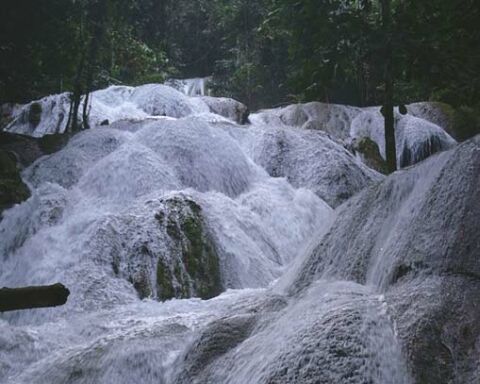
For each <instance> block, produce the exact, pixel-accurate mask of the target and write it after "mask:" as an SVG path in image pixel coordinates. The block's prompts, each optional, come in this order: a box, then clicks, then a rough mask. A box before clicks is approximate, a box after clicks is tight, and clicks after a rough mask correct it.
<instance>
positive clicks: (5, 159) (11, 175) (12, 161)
mask: <svg viewBox="0 0 480 384" xmlns="http://www.w3.org/2000/svg"><path fill="white" fill-rule="evenodd" d="M29 196H30V190H29V189H28V187H27V186H26V185H25V184H24V183H23V181H22V179H21V177H20V170H19V168H18V167H17V159H16V157H15V154H14V153H13V152H9V151H6V150H0V218H1V213H2V211H3V210H5V209H7V208H10V207H12V206H13V205H15V204H18V203H21V202H22V201H24V200H26V199H28V197H29Z"/></svg>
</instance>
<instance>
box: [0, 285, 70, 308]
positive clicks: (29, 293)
mask: <svg viewBox="0 0 480 384" xmlns="http://www.w3.org/2000/svg"><path fill="white" fill-rule="evenodd" d="M69 294H70V291H69V290H68V288H66V287H65V286H64V285H63V284H60V283H57V284H53V285H42V286H34V287H22V288H1V289H0V312H6V311H15V310H18V309H30V308H44V307H56V306H58V305H63V304H65V303H66V302H67V298H68V295H69Z"/></svg>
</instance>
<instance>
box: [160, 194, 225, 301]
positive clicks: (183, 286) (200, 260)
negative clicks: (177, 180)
mask: <svg viewBox="0 0 480 384" xmlns="http://www.w3.org/2000/svg"><path fill="white" fill-rule="evenodd" d="M164 207H165V210H164V211H161V212H159V213H157V214H156V216H155V218H156V220H157V221H158V223H159V225H160V226H161V227H162V228H164V230H165V231H166V234H167V237H168V242H169V248H170V250H171V252H170V258H169V260H168V261H167V260H165V259H162V258H160V259H159V260H158V263H157V296H158V298H159V299H161V300H166V299H170V298H173V297H177V298H187V297H200V298H202V299H209V298H212V297H214V296H217V295H219V294H220V293H221V292H222V291H223V286H222V282H221V276H220V264H219V257H218V254H217V250H216V247H215V244H214V242H213V239H212V237H211V234H210V232H209V230H208V227H207V225H206V223H205V220H204V217H203V215H202V208H201V207H200V206H199V205H198V204H197V203H196V202H195V201H193V200H192V199H190V198H188V197H184V196H181V197H172V198H167V199H165V201H164Z"/></svg>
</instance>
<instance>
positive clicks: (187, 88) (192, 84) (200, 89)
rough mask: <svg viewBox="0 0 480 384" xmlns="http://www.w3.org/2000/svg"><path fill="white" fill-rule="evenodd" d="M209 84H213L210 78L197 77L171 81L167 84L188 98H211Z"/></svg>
mask: <svg viewBox="0 0 480 384" xmlns="http://www.w3.org/2000/svg"><path fill="white" fill-rule="evenodd" d="M209 82H211V78H210V77H195V78H192V79H170V80H167V81H166V82H165V84H166V85H168V86H170V87H172V88H175V89H176V90H178V91H180V92H182V93H183V94H185V95H187V96H210V89H209V88H208V83H209Z"/></svg>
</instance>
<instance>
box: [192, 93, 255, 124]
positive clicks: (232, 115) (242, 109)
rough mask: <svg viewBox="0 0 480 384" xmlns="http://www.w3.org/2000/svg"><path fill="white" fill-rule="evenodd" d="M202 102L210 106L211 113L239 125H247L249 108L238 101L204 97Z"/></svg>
mask: <svg viewBox="0 0 480 384" xmlns="http://www.w3.org/2000/svg"><path fill="white" fill-rule="evenodd" d="M201 99H202V101H203V102H204V103H205V104H207V105H208V108H210V112H212V113H215V114H217V115H220V116H223V117H226V118H227V119H230V120H232V121H235V122H236V123H238V124H245V123H246V122H247V119H248V108H247V106H246V105H244V104H242V103H240V102H239V101H237V100H234V99H230V98H227V97H210V96H203V97H202V98H201Z"/></svg>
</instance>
